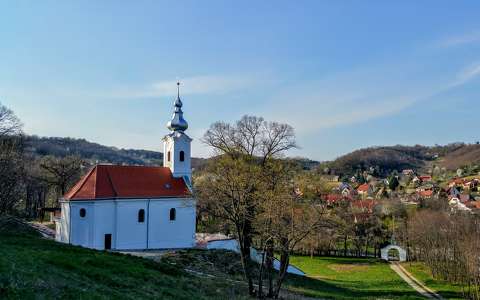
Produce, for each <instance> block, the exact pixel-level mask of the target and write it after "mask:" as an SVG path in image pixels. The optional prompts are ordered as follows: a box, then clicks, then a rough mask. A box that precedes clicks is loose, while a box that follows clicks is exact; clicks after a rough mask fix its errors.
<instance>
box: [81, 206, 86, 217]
mask: <svg viewBox="0 0 480 300" xmlns="http://www.w3.org/2000/svg"><path fill="white" fill-rule="evenodd" d="M86 215H87V211H86V210H85V208H80V218H85V216H86Z"/></svg>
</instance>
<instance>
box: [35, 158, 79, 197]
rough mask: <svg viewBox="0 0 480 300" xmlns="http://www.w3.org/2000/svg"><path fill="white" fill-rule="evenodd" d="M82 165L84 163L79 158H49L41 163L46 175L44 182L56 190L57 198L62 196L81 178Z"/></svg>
mask: <svg viewBox="0 0 480 300" xmlns="http://www.w3.org/2000/svg"><path fill="white" fill-rule="evenodd" d="M82 164H83V161H82V159H81V158H80V157H78V156H67V157H64V158H56V157H52V156H47V157H45V158H43V159H42V161H41V162H40V168H42V169H43V170H44V171H45V173H46V174H45V176H44V180H45V181H46V182H48V183H49V184H51V185H52V186H53V187H54V188H55V189H56V191H57V196H61V195H64V194H65V193H66V192H67V189H68V188H69V187H70V186H71V185H72V184H73V183H74V182H75V181H76V180H77V179H78V177H79V176H80V172H81V169H82Z"/></svg>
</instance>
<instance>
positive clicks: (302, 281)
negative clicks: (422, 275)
mask: <svg viewBox="0 0 480 300" xmlns="http://www.w3.org/2000/svg"><path fill="white" fill-rule="evenodd" d="M342 282H343V283H342ZM346 285H351V286H358V287H359V288H360V287H362V282H361V281H349V282H348V284H347V283H345V282H344V281H341V280H329V281H324V280H321V279H315V278H309V277H302V276H294V275H289V276H288V278H287V282H286V287H287V288H288V289H290V290H292V291H295V292H297V293H301V294H303V295H305V296H310V297H320V298H326V299H425V298H424V297H422V296H421V295H420V294H418V293H417V292H416V291H414V290H413V289H412V290H408V291H407V290H395V286H394V285H388V284H387V285H384V286H382V287H381V290H380V289H370V290H368V289H364V290H362V289H355V288H345V286H346Z"/></svg>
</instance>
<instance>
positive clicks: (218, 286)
mask: <svg viewBox="0 0 480 300" xmlns="http://www.w3.org/2000/svg"><path fill="white" fill-rule="evenodd" d="M291 263H292V264H294V265H296V266H298V267H300V268H301V269H302V270H304V271H305V272H306V273H307V276H308V277H299V276H293V275H289V276H287V280H286V282H285V285H284V287H285V288H286V290H283V292H282V294H281V296H282V298H284V299H303V298H302V297H303V296H306V297H320V298H322V299H379V298H381V299H423V298H422V297H421V296H420V295H419V294H417V293H416V292H415V291H414V290H413V289H411V288H410V287H409V286H408V285H407V284H406V283H405V282H403V281H402V280H401V279H400V277H398V276H397V275H396V274H395V273H394V272H393V271H392V270H391V269H390V267H389V266H388V264H386V263H384V262H382V261H379V260H377V259H362V258H341V257H340V258H332V257H314V258H310V257H306V256H293V257H292V258H291ZM421 278H422V280H429V278H430V277H429V276H427V275H425V276H423V277H421ZM429 283H430V281H429ZM447 288H448V289H447ZM438 290H439V291H444V290H445V294H444V295H447V296H449V297H453V298H457V297H458V296H459V295H461V292H460V291H457V290H454V289H451V287H448V286H446V285H445V284H443V285H442V287H440V288H438ZM245 295H246V285H245V283H244V282H243V281H242V267H241V264H240V260H239V257H238V254H236V253H234V252H230V251H224V250H209V251H206V250H186V251H177V252H175V253H169V254H165V255H163V256H162V257H160V258H158V259H156V260H150V259H143V258H139V257H135V256H131V255H125V254H121V253H115V252H106V251H97V250H91V249H86V248H82V247H76V246H71V245H66V244H60V243H56V242H54V241H51V240H47V239H44V238H42V237H40V236H39V234H38V233H37V232H36V231H34V230H33V229H31V228H30V227H29V226H28V225H25V224H24V223H21V222H18V221H17V220H16V219H13V218H6V217H3V218H2V217H0V299H249V297H246V296H245ZM307 299H311V298H307Z"/></svg>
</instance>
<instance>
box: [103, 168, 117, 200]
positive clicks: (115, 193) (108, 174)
mask: <svg viewBox="0 0 480 300" xmlns="http://www.w3.org/2000/svg"><path fill="white" fill-rule="evenodd" d="M105 171H106V172H107V178H108V182H110V186H111V187H112V191H113V194H114V195H115V197H117V196H118V193H117V190H116V189H115V186H114V185H113V180H112V178H111V177H110V173H109V172H108V168H107V169H106V170H105Z"/></svg>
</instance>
